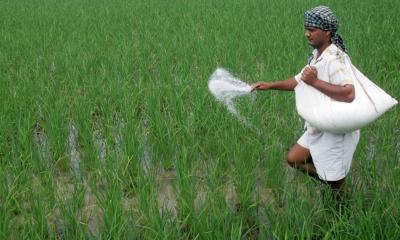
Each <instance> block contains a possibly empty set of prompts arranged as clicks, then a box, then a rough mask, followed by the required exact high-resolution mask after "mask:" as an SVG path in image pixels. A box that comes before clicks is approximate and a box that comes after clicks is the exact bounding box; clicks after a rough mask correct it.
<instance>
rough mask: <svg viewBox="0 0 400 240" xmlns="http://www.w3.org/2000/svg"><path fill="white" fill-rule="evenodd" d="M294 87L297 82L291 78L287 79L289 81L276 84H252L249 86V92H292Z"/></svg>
mask: <svg viewBox="0 0 400 240" xmlns="http://www.w3.org/2000/svg"><path fill="white" fill-rule="evenodd" d="M296 86H297V81H296V79H295V78H294V77H293V78H289V79H286V80H282V81H277V82H258V83H254V84H252V85H251V91H252V92H253V91H255V90H268V89H274V90H283V91H293V90H294V88H295V87H296Z"/></svg>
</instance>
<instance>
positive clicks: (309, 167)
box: [252, 6, 360, 198]
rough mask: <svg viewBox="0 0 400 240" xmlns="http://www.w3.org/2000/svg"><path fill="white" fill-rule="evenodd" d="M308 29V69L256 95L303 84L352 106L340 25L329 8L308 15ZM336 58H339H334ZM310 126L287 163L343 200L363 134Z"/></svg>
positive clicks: (265, 86) (352, 93)
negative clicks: (340, 132) (309, 50)
mask: <svg viewBox="0 0 400 240" xmlns="http://www.w3.org/2000/svg"><path fill="white" fill-rule="evenodd" d="M304 27H305V36H306V37H307V39H308V43H309V44H310V45H311V46H312V47H313V48H314V51H313V52H312V56H311V57H310V59H309V62H308V65H307V66H306V67H304V68H303V69H302V71H301V72H300V73H299V74H297V75H296V76H295V77H293V78H290V79H287V80H283V81H276V82H258V83H255V84H253V85H252V91H255V90H269V89H277V90H286V91H293V90H294V88H295V87H296V85H297V83H299V82H300V81H303V82H304V83H306V84H308V85H309V86H312V87H314V88H315V89H317V90H318V91H321V92H322V93H324V94H325V95H327V96H329V97H330V98H331V99H333V100H336V101H341V102H352V101H353V99H354V97H355V91H354V86H353V80H352V77H351V75H350V72H349V71H348V69H347V68H346V67H345V65H344V63H343V61H342V58H341V57H340V56H342V55H343V52H345V53H347V49H346V47H345V46H344V44H343V40H342V38H341V36H340V35H339V34H338V33H337V30H338V27H339V21H338V19H337V18H336V16H335V14H334V13H333V12H332V11H331V10H330V9H329V8H328V7H326V6H318V7H315V8H313V9H311V10H308V11H306V12H305V14H304ZM329 55H331V56H329ZM332 55H335V56H337V57H335V58H332ZM332 59H333V60H332ZM306 126H307V130H306V131H305V132H304V134H303V135H302V136H301V137H300V138H299V140H298V141H297V143H296V144H294V145H293V146H292V148H291V149H290V150H289V153H288V155H287V162H288V164H289V165H290V166H291V167H293V168H296V169H299V170H301V171H304V172H306V173H307V174H309V175H310V176H312V177H314V178H316V179H319V180H322V181H323V182H326V183H328V184H329V185H330V187H331V188H332V190H333V191H334V193H336V196H338V197H339V198H341V197H342V196H343V193H344V184H345V177H346V175H347V173H348V172H349V170H350V166H351V162H352V158H353V153H354V151H355V149H356V146H357V144H358V140H359V137H360V132H359V130H356V131H353V132H348V133H345V134H334V133H330V132H324V131H321V130H319V129H316V128H314V127H313V126H311V125H310V124H308V123H306Z"/></svg>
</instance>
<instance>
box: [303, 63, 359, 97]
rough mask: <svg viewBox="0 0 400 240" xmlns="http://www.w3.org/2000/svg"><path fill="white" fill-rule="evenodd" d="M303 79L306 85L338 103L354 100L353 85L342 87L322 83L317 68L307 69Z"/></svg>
mask: <svg viewBox="0 0 400 240" xmlns="http://www.w3.org/2000/svg"><path fill="white" fill-rule="evenodd" d="M301 79H302V80H303V82H305V83H306V84H308V85H310V86H312V87H314V88H316V89H317V90H319V91H321V92H322V93H324V94H325V95H327V96H329V97H330V98H332V99H334V100H336V101H340V102H348V103H350V102H352V101H353V100H354V97H355V90H354V86H353V85H352V84H346V85H344V86H341V85H334V84H331V83H328V82H325V81H322V80H320V79H318V78H317V69H316V68H315V67H306V68H305V69H304V71H303V75H302V77H301Z"/></svg>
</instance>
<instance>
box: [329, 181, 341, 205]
mask: <svg viewBox="0 0 400 240" xmlns="http://www.w3.org/2000/svg"><path fill="white" fill-rule="evenodd" d="M328 184H329V186H330V187H331V189H332V191H333V194H334V195H335V197H336V200H339V201H342V200H343V199H344V197H345V196H344V195H345V191H344V186H345V178H342V179H340V180H338V181H328Z"/></svg>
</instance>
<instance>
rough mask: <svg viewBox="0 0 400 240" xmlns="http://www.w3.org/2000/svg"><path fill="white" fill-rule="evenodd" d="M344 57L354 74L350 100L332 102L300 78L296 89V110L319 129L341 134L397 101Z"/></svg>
mask: <svg viewBox="0 0 400 240" xmlns="http://www.w3.org/2000/svg"><path fill="white" fill-rule="evenodd" d="M344 58H345V64H346V67H347V68H349V71H350V73H351V74H352V75H353V82H354V88H355V99H354V101H353V102H351V103H345V102H339V101H335V100H333V99H331V98H330V97H328V96H327V95H325V94H323V93H322V92H320V91H318V90H316V89H315V88H313V87H311V86H309V85H307V84H306V83H304V82H303V81H300V82H299V83H298V84H297V86H296V88H295V93H296V108H297V112H298V113H299V115H300V116H301V117H302V118H303V119H304V120H305V121H307V122H308V123H309V124H310V125H311V126H313V127H315V128H317V129H319V130H323V131H327V132H333V133H344V132H350V131H353V130H356V129H360V128H362V127H363V126H365V125H367V124H369V123H371V122H372V121H374V120H375V119H377V118H378V117H379V116H381V115H382V114H383V113H384V112H386V111H387V110H389V109H390V108H391V107H393V106H395V105H396V104H397V101H396V100H395V99H393V98H392V97H391V96H389V95H388V94H387V93H386V92H385V91H383V90H382V89H381V88H379V87H378V86H377V85H375V84H374V83H373V82H372V81H371V80H369V79H368V78H367V77H366V76H364V75H363V74H362V73H361V72H360V71H359V70H358V69H357V68H356V67H355V66H353V65H352V63H351V61H350V58H349V57H348V56H347V55H346V56H344ZM317 70H318V68H317Z"/></svg>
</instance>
